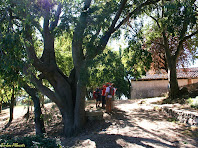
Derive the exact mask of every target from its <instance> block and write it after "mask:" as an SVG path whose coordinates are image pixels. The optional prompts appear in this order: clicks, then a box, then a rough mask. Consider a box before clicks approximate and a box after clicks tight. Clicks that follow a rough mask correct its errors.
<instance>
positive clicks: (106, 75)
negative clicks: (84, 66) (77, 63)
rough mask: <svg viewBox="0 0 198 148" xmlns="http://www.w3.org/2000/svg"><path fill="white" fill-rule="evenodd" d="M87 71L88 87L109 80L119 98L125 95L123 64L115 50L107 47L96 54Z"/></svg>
mask: <svg viewBox="0 0 198 148" xmlns="http://www.w3.org/2000/svg"><path fill="white" fill-rule="evenodd" d="M89 73H90V78H89V81H88V87H89V88H92V90H93V88H96V87H102V86H103V85H104V84H106V83H107V82H111V83H114V84H115V87H116V88H117V92H116V94H118V96H119V98H120V96H121V95H125V96H126V95H127V93H128V92H127V90H128V89H126V88H127V81H126V80H125V72H124V65H123V64H122V61H121V58H120V57H119V55H118V53H117V52H115V51H111V50H110V49H107V50H106V51H105V52H104V53H103V54H101V55H99V56H97V57H96V58H95V59H94V61H93V62H92V64H91V65H90V68H89Z"/></svg>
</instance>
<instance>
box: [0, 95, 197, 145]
mask: <svg viewBox="0 0 198 148" xmlns="http://www.w3.org/2000/svg"><path fill="white" fill-rule="evenodd" d="M155 99H156V100H155ZM155 99H146V100H143V101H142V100H119V101H116V102H115V109H114V110H113V112H112V113H111V114H107V113H104V115H103V117H104V120H103V121H89V122H88V123H87V125H86V127H85V128H84V130H83V131H82V132H81V133H80V134H79V135H76V136H75V137H71V138H64V137H63V135H62V128H63V125H62V123H61V116H60V113H59V110H58V109H57V107H56V105H54V104H53V103H50V104H47V105H45V110H43V113H44V118H45V128H46V132H47V133H46V134H47V135H48V136H49V137H51V138H55V137H56V138H59V139H61V142H62V145H63V146H64V147H74V148H76V147H79V148H81V147H86V148H94V147H97V148H119V147H124V148H143V147H148V148H150V147H154V148H166V147H168V148H172V147H179V148H180V147H181V148H197V147H198V143H197V141H198V135H197V134H194V131H193V129H192V128H190V127H186V126H184V125H183V124H178V123H175V122H169V121H168V120H167V119H168V118H167V117H166V116H164V115H163V114H162V113H161V112H158V111H154V109H153V107H152V105H149V103H148V102H152V101H154V102H155V101H157V100H159V99H161V98H155ZM145 102H146V103H145ZM91 106H92V107H93V108H92V109H94V108H95V105H94V104H93V103H92V104H91V105H89V106H88V107H87V108H91ZM15 109H16V108H15ZM25 111H27V110H26V109H24V108H21V109H19V110H18V111H15V113H16V114H17V115H16V116H15V118H14V120H13V122H12V124H11V125H10V126H9V127H8V128H6V129H5V130H2V128H3V126H4V123H5V121H6V120H5V119H6V117H7V115H6V113H5V112H3V113H2V114H1V115H0V117H1V121H0V133H1V134H9V135H11V136H22V137H23V136H29V135H34V134H35V130H34V120H33V113H32V114H31V117H32V118H31V119H30V120H28V121H27V120H26V119H24V118H23V117H22V116H23V115H24V113H25ZM102 111H104V110H102ZM7 113H9V112H7ZM16 117H17V118H16ZM196 133H198V132H196Z"/></svg>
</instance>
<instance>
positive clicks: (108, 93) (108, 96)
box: [105, 83, 113, 113]
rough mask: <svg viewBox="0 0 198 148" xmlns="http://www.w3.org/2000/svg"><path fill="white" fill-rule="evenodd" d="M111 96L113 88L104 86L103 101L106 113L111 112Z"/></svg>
mask: <svg viewBox="0 0 198 148" xmlns="http://www.w3.org/2000/svg"><path fill="white" fill-rule="evenodd" d="M112 96H113V87H111V85H109V83H107V84H106V92H105V100H106V112H107V113H110V112H111V110H112Z"/></svg>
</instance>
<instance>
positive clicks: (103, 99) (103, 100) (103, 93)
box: [102, 85, 106, 108]
mask: <svg viewBox="0 0 198 148" xmlns="http://www.w3.org/2000/svg"><path fill="white" fill-rule="evenodd" d="M105 92H106V85H103V87H102V108H105V105H106V100H105V96H106V95H105Z"/></svg>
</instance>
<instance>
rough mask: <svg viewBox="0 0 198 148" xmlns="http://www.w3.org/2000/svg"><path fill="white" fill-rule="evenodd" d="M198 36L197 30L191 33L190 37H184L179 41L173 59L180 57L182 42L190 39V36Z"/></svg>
mask: <svg viewBox="0 0 198 148" xmlns="http://www.w3.org/2000/svg"><path fill="white" fill-rule="evenodd" d="M196 34H198V30H197V31H195V32H193V33H192V34H190V35H187V36H185V37H184V38H183V39H182V40H181V41H179V45H178V47H177V51H176V52H175V57H176V58H178V57H179V55H180V52H181V50H182V46H183V42H185V41H186V40H188V39H190V38H191V37H192V36H194V35H196Z"/></svg>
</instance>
